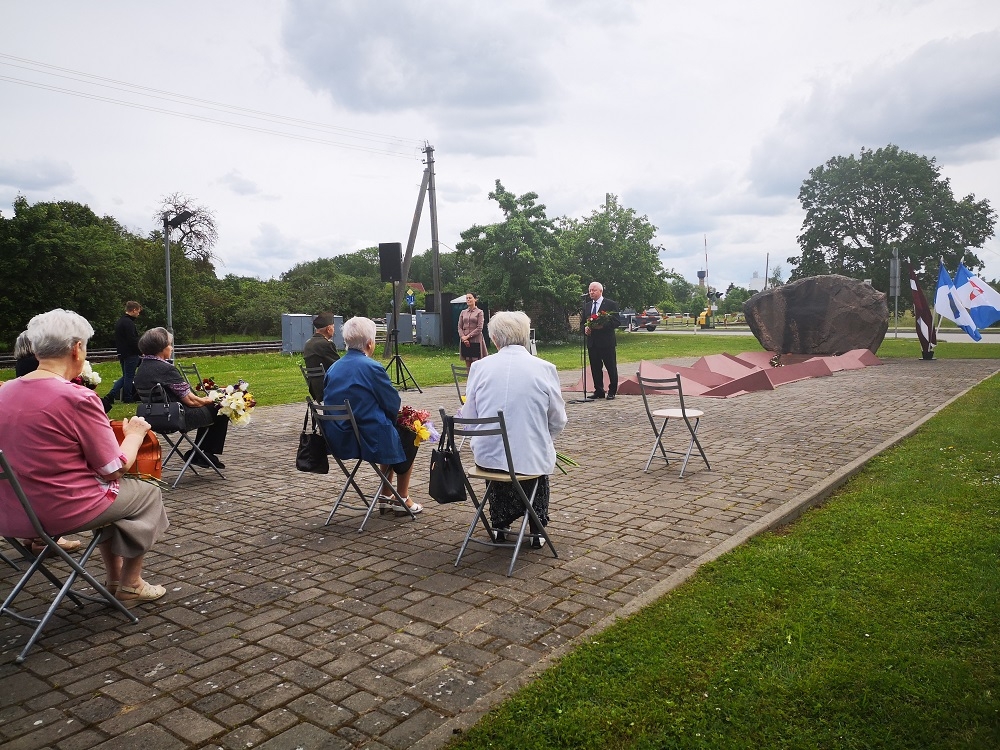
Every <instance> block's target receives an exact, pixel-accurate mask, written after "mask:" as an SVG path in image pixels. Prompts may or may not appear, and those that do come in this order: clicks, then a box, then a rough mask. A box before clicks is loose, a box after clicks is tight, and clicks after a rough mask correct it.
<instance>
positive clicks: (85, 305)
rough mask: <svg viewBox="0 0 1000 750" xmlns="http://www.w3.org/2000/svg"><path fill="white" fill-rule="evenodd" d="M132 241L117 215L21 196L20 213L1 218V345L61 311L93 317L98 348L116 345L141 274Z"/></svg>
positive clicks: (17, 206)
mask: <svg viewBox="0 0 1000 750" xmlns="http://www.w3.org/2000/svg"><path fill="white" fill-rule="evenodd" d="M128 237H129V235H128V233H127V232H126V231H125V230H124V229H123V228H122V226H121V225H120V224H119V223H118V222H117V221H115V220H114V219H113V218H111V217H103V218H102V217H99V216H97V215H96V214H95V213H94V212H93V211H91V210H90V208H88V207H87V206H85V205H82V204H80V203H74V202H71V201H60V202H54V203H36V204H34V205H29V204H28V201H27V200H26V199H25V198H24V197H23V196H18V198H17V199H15V201H14V216H13V217H12V218H10V219H5V218H3V217H2V216H0V278H2V279H3V288H4V289H3V294H2V295H0V341H3V342H5V343H6V344H7V345H8V346H10V345H13V342H14V339H15V338H16V337H17V335H18V334H19V333H20V332H21V331H22V330H24V326H25V325H26V324H27V322H28V320H29V319H30V318H31V317H32V316H34V315H36V314H38V313H41V312H45V311H47V310H51V309H53V308H56V307H62V308H65V309H69V310H74V311H76V312H78V313H80V314H81V315H83V316H84V317H85V318H87V319H88V320H89V321H90V323H91V325H93V326H94V330H95V332H96V336H95V339H94V342H95V343H97V344H99V345H106V344H108V343H109V342H111V341H113V338H112V334H111V332H112V330H113V328H114V323H115V321H116V320H117V319H118V317H119V316H120V315H121V310H122V306H123V304H124V302H125V300H126V299H131V298H132V290H133V288H134V287H135V285H136V280H137V277H138V269H137V266H136V263H135V261H134V258H133V257H132V254H131V252H130V249H129V243H128ZM161 262H162V261H161Z"/></svg>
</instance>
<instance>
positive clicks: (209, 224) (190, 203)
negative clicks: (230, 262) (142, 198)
mask: <svg viewBox="0 0 1000 750" xmlns="http://www.w3.org/2000/svg"><path fill="white" fill-rule="evenodd" d="M185 211H190V212H191V216H190V217H189V218H188V219H186V220H185V221H183V222H181V224H180V226H178V227H177V228H176V229H175V230H174V231H175V232H177V233H179V234H180V240H179V243H180V245H181V247H183V248H184V255H186V256H187V257H188V258H191V259H192V260H195V261H198V262H199V263H201V264H203V265H205V266H207V267H209V268H214V267H213V265H212V261H214V260H217V257H216V255H215V253H214V252H213V251H212V250H213V248H214V247H215V244H216V243H217V242H218V241H219V229H218V226H217V225H216V223H215V212H214V211H212V210H211V209H209V208H206V207H205V206H199V205H197V204H196V203H195V202H194V200H193V199H192V198H191V197H190V196H187V195H185V194H184V193H171V194H170V195H167V196H164V198H163V200H162V201H161V202H160V210H159V211H157V212H156V213H155V214H153V219H154V220H156V221H158V222H159V223H160V225H161V227H162V225H163V215H164V214H167V218H168V219H169V218H172V217H174V216H178V215H179V214H181V213H183V212H185Z"/></svg>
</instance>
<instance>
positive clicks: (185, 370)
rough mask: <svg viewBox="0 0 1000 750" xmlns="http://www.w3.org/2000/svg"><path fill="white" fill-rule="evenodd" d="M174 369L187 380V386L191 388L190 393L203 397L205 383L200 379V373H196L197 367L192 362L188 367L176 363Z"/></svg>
mask: <svg viewBox="0 0 1000 750" xmlns="http://www.w3.org/2000/svg"><path fill="white" fill-rule="evenodd" d="M175 367H176V368H177V371H178V372H180V374H181V375H183V376H184V377H185V378H186V379H187V382H188V385H190V386H191V390H192V391H197V392H198V393H200V394H202V395H205V392H206V391H205V386H204V383H205V381H204V379H202V377H201V373H200V372H198V365H196V364H195V363H194V362H192V363H191V364H189V365H188V364H183V363H177V364H176V365H175Z"/></svg>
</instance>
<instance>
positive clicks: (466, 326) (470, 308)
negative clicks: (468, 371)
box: [458, 292, 486, 367]
mask: <svg viewBox="0 0 1000 750" xmlns="http://www.w3.org/2000/svg"><path fill="white" fill-rule="evenodd" d="M465 305H466V307H465V309H464V310H462V312H461V314H459V316H458V338H459V340H460V341H461V347H460V351H459V356H461V358H462V360H463V361H464V362H465V366H466V367H472V363H473V362H475V361H476V360H477V359H482V358H483V357H485V356H486V342H485V341H484V340H483V311H482V310H480V309H479V308H478V307H476V295H474V294H472V293H471V292H470V293H469V294H466V295H465Z"/></svg>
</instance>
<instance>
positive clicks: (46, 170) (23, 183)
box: [0, 159, 74, 191]
mask: <svg viewBox="0 0 1000 750" xmlns="http://www.w3.org/2000/svg"><path fill="white" fill-rule="evenodd" d="M73 180H74V174H73V167H72V166H71V165H70V164H69V162H66V161H52V160H49V159H30V160H29V159H15V160H0V185H4V186H8V187H14V188H18V189H20V190H23V191H44V190H51V189H53V188H57V187H60V186H63V185H69V184H70V183H72V182H73Z"/></svg>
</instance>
